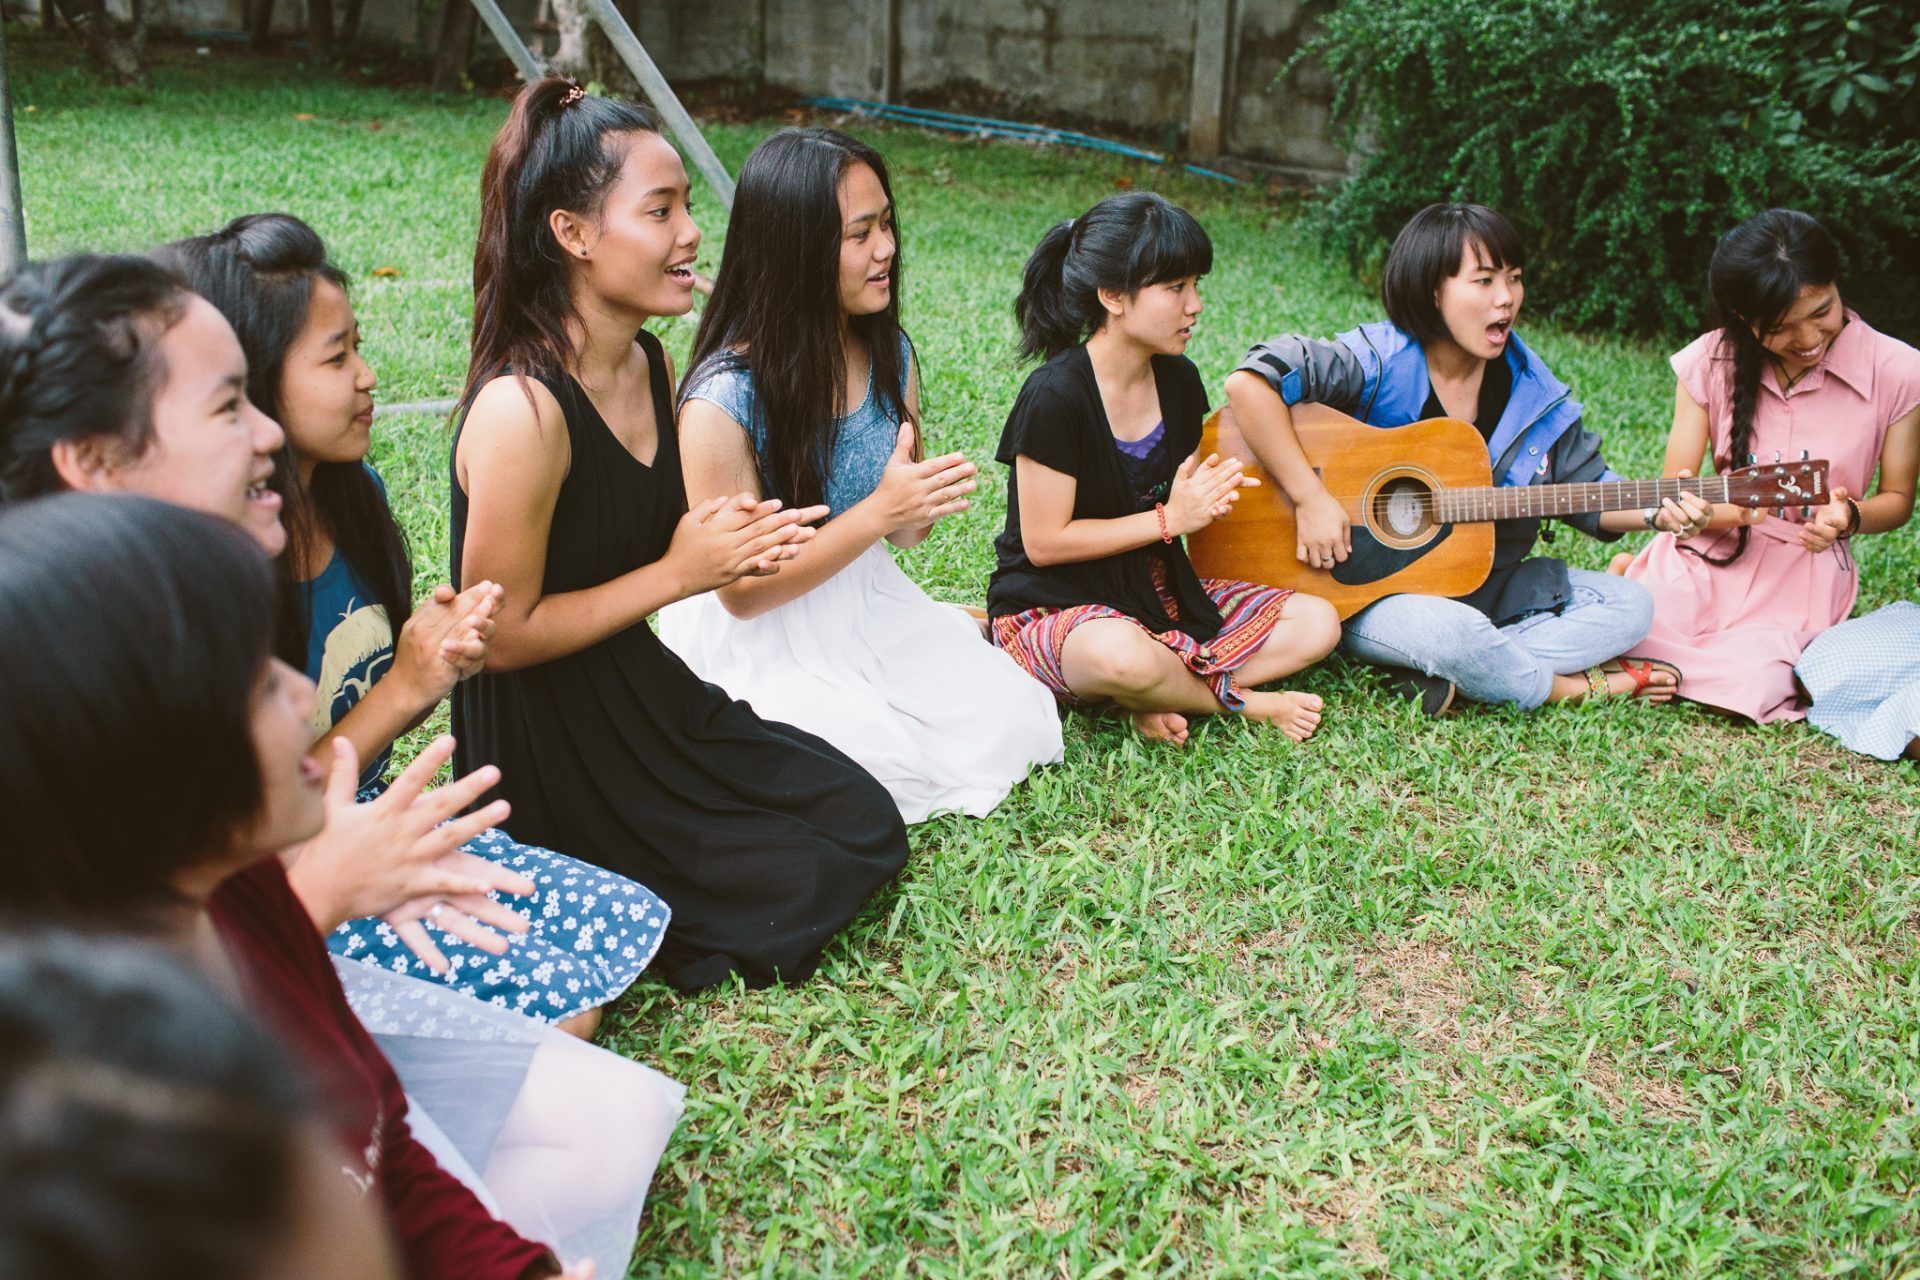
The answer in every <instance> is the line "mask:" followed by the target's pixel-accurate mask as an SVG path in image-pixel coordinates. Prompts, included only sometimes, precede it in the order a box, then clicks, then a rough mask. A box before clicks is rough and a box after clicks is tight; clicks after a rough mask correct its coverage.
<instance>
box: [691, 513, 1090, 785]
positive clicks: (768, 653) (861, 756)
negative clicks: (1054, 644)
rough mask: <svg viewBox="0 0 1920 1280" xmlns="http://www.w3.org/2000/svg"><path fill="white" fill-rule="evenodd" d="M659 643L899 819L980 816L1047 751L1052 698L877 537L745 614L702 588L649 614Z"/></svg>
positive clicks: (1047, 757) (1052, 748)
mask: <svg viewBox="0 0 1920 1280" xmlns="http://www.w3.org/2000/svg"><path fill="white" fill-rule="evenodd" d="M660 638H661V639H662V640H663V641H665V642H666V644H667V645H668V647H670V648H671V649H672V650H673V651H674V652H675V653H677V654H679V655H680V657H681V658H682V659H683V660H684V661H685V662H686V664H687V665H688V666H690V667H692V668H693V670H694V671H695V672H696V673H697V674H698V675H699V676H700V677H701V678H702V679H703V680H709V681H711V682H713V683H714V684H717V685H719V686H720V687H721V688H722V689H725V690H726V691H727V692H728V693H729V694H731V695H732V696H734V697H736V698H739V699H742V700H743V701H745V702H747V703H748V704H750V705H751V706H752V707H753V710H754V712H755V714H757V715H759V716H760V717H761V718H763V719H766V720H777V721H780V722H782V723H785V724H790V725H793V726H794V727H796V728H799V729H804V730H806V731H807V732H808V733H813V734H817V735H818V736H820V737H822V738H825V739H826V740H827V741H828V742H830V743H832V744H833V745H834V746H836V747H838V748H839V749H840V750H841V751H843V752H845V753H846V754H847V755H849V756H851V757H852V758H853V759H854V760H855V761H856V762H857V763H858V764H859V765H860V766H861V767H862V768H864V769H866V771H867V772H869V773H871V774H872V775H873V776H874V777H875V778H877V779H879V780H880V782H881V783H882V784H884V785H885V787H886V788H887V790H888V791H889V792H891V793H892V795H893V799H894V803H895V804H897V805H899V807H900V816H901V817H902V818H904V819H905V820H906V821H907V822H910V823H912V822H923V821H925V820H926V819H927V818H928V817H930V816H932V815H933V814H936V813H942V812H948V811H954V810H957V811H959V812H961V813H965V814H968V815H970V816H972V817H976V818H978V817H982V816H984V815H985V814H987V813H989V812H991V811H992V810H993V807H994V806H995V805H997V804H999V803H1000V801H1001V800H1003V799H1004V798H1006V794H1007V792H1009V791H1011V790H1012V789H1013V788H1014V786H1015V785H1016V784H1018V783H1019V782H1020V781H1021V780H1022V779H1024V778H1025V777H1026V776H1027V770H1028V769H1030V768H1031V767H1033V766H1034V765H1037V764H1053V763H1056V762H1057V761H1059V759H1060V757H1061V742H1060V712H1059V709H1058V708H1057V707H1056V706H1055V704H1054V700H1053V694H1051V693H1050V692H1048V691H1047V689H1046V687H1045V686H1043V685H1042V684H1041V683H1040V682H1039V681H1037V680H1035V679H1033V678H1032V677H1031V676H1029V675H1028V674H1027V673H1026V672H1024V671H1022V670H1021V669H1020V668H1019V667H1018V666H1016V665H1015V664H1014V661H1013V659H1011V658H1009V657H1007V655H1006V654H1004V653H1002V652H1000V651H999V650H998V649H996V648H994V647H993V646H992V645H991V644H989V643H988V642H987V640H986V638H985V637H984V636H982V635H981V632H980V627H979V626H978V624H976V623H975V622H974V620H973V619H972V618H971V617H969V616H968V614H967V612H966V610H964V609H961V608H959V607H957V606H955V605H945V604H939V603H937V602H936V601H934V600H933V599H932V598H930V597H929V596H928V595H927V593H926V592H924V591H922V590H921V589H920V588H919V587H918V586H917V585H915V583H914V582H913V580H912V579H910V578H908V577H907V575H906V574H904V573H902V572H901V571H900V566H899V565H897V564H895V563H894V561H893V556H892V555H890V554H889V553H888V551H887V547H886V544H885V543H875V544H874V545H873V546H871V547H869V548H867V550H866V551H865V552H863V553H862V554H861V556H860V558H859V559H857V560H855V561H854V562H853V563H852V564H850V565H848V566H847V567H846V568H844V569H842V570H841V571H840V572H839V573H837V574H835V575H834V576H833V577H831V578H829V579H828V580H827V581H825V582H823V583H821V584H820V585H819V586H817V587H815V588H814V589H813V590H811V591H809V592H807V593H806V594H805V595H803V596H801V597H800V598H799V599H797V600H790V601H788V602H787V603H786V604H783V605H781V606H780V607H779V608H777V609H771V610H769V611H768V612H766V613H763V614H761V615H760V616H759V617H757V618H747V619H741V618H736V617H734V616H733V615H732V614H730V613H728V612H727V611H726V608H725V607H724V606H723V605H722V604H721V603H720V601H719V599H718V598H717V597H716V596H714V595H713V594H712V593H711V592H709V593H707V594H704V595H698V596H694V597H692V598H690V599H687V600H682V601H679V602H678V603H676V604H672V605H669V606H667V607H666V608H665V609H663V610H661V611H660Z"/></svg>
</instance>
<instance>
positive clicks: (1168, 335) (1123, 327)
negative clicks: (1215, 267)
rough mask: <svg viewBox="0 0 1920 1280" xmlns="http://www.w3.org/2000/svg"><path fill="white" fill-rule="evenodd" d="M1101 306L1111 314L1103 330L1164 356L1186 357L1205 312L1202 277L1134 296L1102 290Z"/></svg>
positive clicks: (1141, 290)
mask: <svg viewBox="0 0 1920 1280" xmlns="http://www.w3.org/2000/svg"><path fill="white" fill-rule="evenodd" d="M1100 304H1101V305H1102V306H1103V307H1105V308H1106V310H1107V319H1106V322H1105V324H1103V325H1102V326H1101V327H1102V328H1103V329H1110V330H1112V331H1113V332H1114V334H1115V335H1116V336H1119V337H1124V338H1126V339H1127V340H1128V341H1130V342H1133V343H1135V344H1137V345H1139V346H1142V347H1145V348H1146V349H1147V350H1148V351H1149V352H1151V353H1152V354H1154V355H1161V356H1177V355H1183V354H1185V352H1186V349H1187V343H1188V342H1190V341H1191V340H1192V339H1193V329H1194V325H1195V323H1196V322H1198V321H1199V319H1200V312H1201V311H1203V310H1204V309H1205V304H1204V303H1203V302H1201V300H1200V277H1199V276H1182V277H1181V278H1180V279H1178V280H1163V281H1161V282H1160V283H1158V284H1149V285H1143V286H1142V287H1141V288H1139V289H1137V290H1135V291H1134V292H1133V293H1131V294H1124V293H1114V292H1112V291H1110V290H1106V289H1102V290H1101V291H1100Z"/></svg>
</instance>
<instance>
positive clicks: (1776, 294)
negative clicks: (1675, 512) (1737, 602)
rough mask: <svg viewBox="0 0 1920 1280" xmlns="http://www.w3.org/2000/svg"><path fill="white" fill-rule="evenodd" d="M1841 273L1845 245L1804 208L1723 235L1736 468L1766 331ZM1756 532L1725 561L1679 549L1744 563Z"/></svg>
mask: <svg viewBox="0 0 1920 1280" xmlns="http://www.w3.org/2000/svg"><path fill="white" fill-rule="evenodd" d="M1839 278H1840V250H1839V247H1838V246H1836V245H1835V244H1834V242H1833V237H1832V236H1830V235H1828V234H1827V229H1826V228H1825V227H1823V226H1821V225H1820V223H1819V221H1818V220H1817V219H1815V218H1814V217H1813V215H1812V214H1807V213H1802V212H1800V211H1799V210H1798V209H1768V210H1767V211H1766V212H1765V213H1757V214H1755V215H1754V216H1753V217H1751V218H1748V219H1747V220H1746V221H1745V222H1743V223H1741V224H1740V225H1739V226H1737V227H1735V228H1734V229H1733V230H1731V231H1729V232H1727V234H1726V235H1724V236H1722V237H1720V243H1719V244H1718V245H1716V246H1715V247H1714V250H1713V261H1712V262H1711V263H1710V264H1709V265H1708V267H1707V289H1708V292H1709V293H1710V294H1711V295H1712V298H1713V319H1714V323H1715V324H1717V325H1719V326H1720V349H1721V350H1722V351H1723V352H1729V353H1731V355H1732V357H1733V358H1732V359H1731V360H1729V361H1728V362H1727V366H1728V367H1727V401H1728V403H1729V405H1730V406H1731V408H1732V422H1731V424H1730V430H1729V432H1728V436H1727V454H1728V459H1729V462H1730V463H1731V465H1733V466H1736V467H1737V466H1739V465H1741V460H1742V459H1743V458H1745V457H1746V455H1747V454H1748V453H1750V452H1751V451H1752V448H1753V418H1754V413H1755V411H1756V410H1757V409H1758V407H1759V404H1760V376H1761V374H1762V373H1764V372H1765V371H1766V363H1767V349H1766V347H1765V346H1763V345H1762V344H1761V341H1760V337H1759V335H1761V334H1765V333H1767V332H1768V331H1769V330H1771V329H1773V328H1774V327H1775V326H1776V325H1778V324H1779V323H1780V321H1781V319H1782V318H1783V317H1784V316H1785V315H1786V314H1787V312H1789V311H1791V310H1792V309H1793V305H1794V303H1795V302H1797V301H1799V299H1800V294H1801V292H1802V291H1803V290H1804V289H1806V288H1807V287H1808V286H1812V287H1814V288H1824V287H1826V286H1827V285H1830V284H1832V283H1833V282H1834V281H1835V280H1838V279H1839ZM1749 532H1750V530H1749V529H1748V527H1747V526H1746V525H1741V526H1740V530H1739V533H1738V535H1737V536H1736V540H1735V542H1734V544H1733V550H1732V551H1729V552H1728V553H1727V554H1726V555H1724V556H1721V557H1719V558H1717V559H1716V558H1715V557H1713V556H1710V555H1708V554H1707V553H1706V552H1704V551H1700V550H1698V549H1696V548H1694V547H1690V546H1687V545H1685V544H1684V543H1683V544H1681V547H1680V549H1681V550H1682V551H1685V552H1688V553H1689V554H1691V555H1696V556H1699V557H1700V558H1701V559H1702V560H1705V561H1706V562H1707V563H1708V564H1712V565H1725V564H1732V563H1733V562H1734V561H1735V560H1738V559H1739V558H1740V556H1741V554H1742V553H1744V552H1745V551H1746V549H1747V537H1748V534H1749Z"/></svg>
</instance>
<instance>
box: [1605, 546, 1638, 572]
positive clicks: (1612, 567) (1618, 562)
mask: <svg viewBox="0 0 1920 1280" xmlns="http://www.w3.org/2000/svg"><path fill="white" fill-rule="evenodd" d="M1632 563H1633V556H1632V555H1631V554H1629V553H1628V552H1625V551H1622V552H1621V553H1620V554H1619V555H1617V556H1615V557H1614V558H1613V559H1611V560H1609V561H1607V572H1608V573H1610V574H1612V575H1613V576H1614V577H1616V578H1624V577H1626V576H1627V566H1628V565H1630V564H1632Z"/></svg>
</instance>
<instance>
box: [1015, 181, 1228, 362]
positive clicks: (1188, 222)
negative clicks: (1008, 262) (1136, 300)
mask: <svg viewBox="0 0 1920 1280" xmlns="http://www.w3.org/2000/svg"><path fill="white" fill-rule="evenodd" d="M1212 269H1213V242H1212V241H1211V240H1209V239H1208V238H1207V233H1206V231H1205V229H1203V228H1202V227H1201V226H1200V224H1199V222H1197V221H1196V220H1195V219H1194V217H1193V215H1192V214H1190V213H1188V212H1187V211H1186V210H1185V209H1182V208H1180V207H1179V206H1178V205H1176V204H1173V203H1172V202H1170V201H1169V200H1167V199H1166V198H1165V197H1164V196H1158V195H1155V194H1154V193H1153V192H1151V191H1128V192H1125V193H1124V194H1121V195H1117V196H1108V197H1107V198H1106V199H1105V200H1102V201H1101V202H1100V203H1099V204H1096V205H1094V206H1093V208H1091V209H1089V210H1087V211H1086V212H1085V213H1083V214H1081V215H1080V216H1079V217H1078V218H1072V219H1069V220H1068V221H1066V222H1062V223H1059V224H1057V225H1055V226H1053V227H1051V228H1049V229H1048V231H1047V234H1046V235H1044V236H1042V237H1041V238H1040V244H1039V245H1038V247H1036V248H1035V249H1034V251H1033V254H1032V256H1031V257H1029V258H1028V259H1027V265H1026V269H1025V271H1024V273H1023V275H1022V279H1021V284H1020V296H1019V297H1018V298H1016V299H1014V303H1013V316H1014V319H1015V321H1017V322H1018V324H1019V326H1020V354H1021V356H1022V357H1024V358H1026V359H1029V360H1051V359H1052V358H1053V357H1055V356H1057V355H1059V354H1060V353H1061V352H1062V351H1065V350H1067V349H1068V348H1069V347H1072V346H1076V345H1078V344H1079V343H1081V342H1083V341H1085V340H1086V339H1087V338H1088V337H1090V336H1092V335H1093V334H1094V333H1096V332H1098V331H1099V329H1100V326H1101V325H1102V324H1105V323H1106V319H1107V311H1106V308H1105V307H1103V306H1101V305H1100V291H1101V290H1102V289H1106V290H1111V291H1113V292H1117V293H1124V294H1133V293H1137V292H1139V291H1140V290H1141V289H1144V288H1146V287H1147V286H1148V285H1153V284H1160V283H1163V282H1164V281H1168V280H1183V279H1185V278H1187V277H1188V276H1203V275H1205V274H1206V273H1207V272H1209V271H1211V270H1212Z"/></svg>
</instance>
